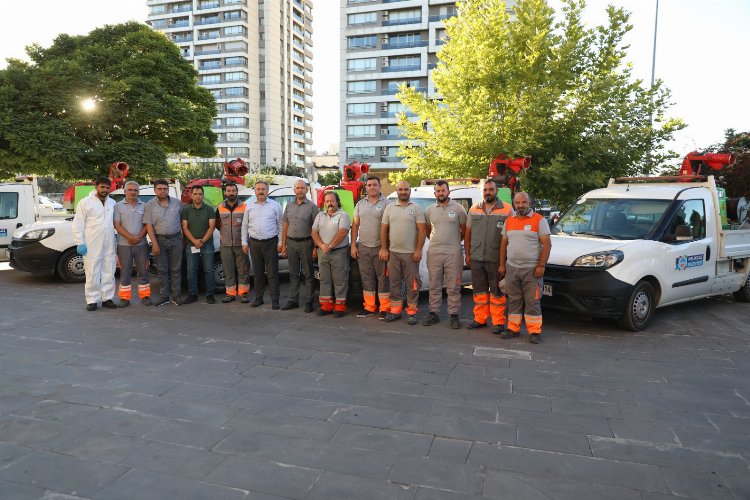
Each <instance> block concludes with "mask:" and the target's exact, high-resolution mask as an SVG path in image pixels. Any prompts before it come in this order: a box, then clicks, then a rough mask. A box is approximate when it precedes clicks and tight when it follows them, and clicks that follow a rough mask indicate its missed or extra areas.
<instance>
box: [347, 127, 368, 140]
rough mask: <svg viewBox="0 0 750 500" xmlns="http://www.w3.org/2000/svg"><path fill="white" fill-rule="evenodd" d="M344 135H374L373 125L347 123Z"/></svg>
mask: <svg viewBox="0 0 750 500" xmlns="http://www.w3.org/2000/svg"><path fill="white" fill-rule="evenodd" d="M346 136H347V137H350V138H363V137H375V125H349V126H348V127H346Z"/></svg>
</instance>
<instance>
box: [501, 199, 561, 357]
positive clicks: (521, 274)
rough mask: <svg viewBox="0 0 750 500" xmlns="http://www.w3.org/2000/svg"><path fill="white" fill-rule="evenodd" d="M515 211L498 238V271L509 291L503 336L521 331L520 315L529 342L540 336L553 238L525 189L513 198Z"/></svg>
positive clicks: (506, 290) (517, 333)
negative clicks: (545, 271)
mask: <svg viewBox="0 0 750 500" xmlns="http://www.w3.org/2000/svg"><path fill="white" fill-rule="evenodd" d="M513 208H514V209H515V211H516V214H515V215H513V216H512V217H508V219H506V221H505V225H504V226H503V237H502V240H501V241H500V267H499V268H498V273H499V275H500V277H501V278H503V277H504V278H505V292H506V293H507V294H508V328H507V330H506V331H505V333H503V334H502V335H501V337H502V338H504V339H510V338H514V337H518V336H519V335H520V334H521V319H522V316H521V315H522V314H523V320H524V321H525V322H526V330H527V331H528V332H529V342H531V343H532V344H538V343H539V341H540V340H541V338H542V308H541V304H540V299H541V296H542V278H543V277H544V266H545V265H546V264H547V259H548V258H549V254H550V251H551V250H552V240H551V239H550V230H549V225H548V224H547V221H546V220H545V219H544V217H542V216H541V215H539V214H538V213H536V212H534V211H533V210H531V199H530V198H529V195H528V194H527V193H524V192H520V193H517V194H516V196H515V197H514V198H513Z"/></svg>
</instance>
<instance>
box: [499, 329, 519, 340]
mask: <svg viewBox="0 0 750 500" xmlns="http://www.w3.org/2000/svg"><path fill="white" fill-rule="evenodd" d="M520 336H521V332H514V331H513V330H505V333H503V334H502V335H500V338H501V339H514V338H516V337H520Z"/></svg>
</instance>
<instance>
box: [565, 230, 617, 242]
mask: <svg viewBox="0 0 750 500" xmlns="http://www.w3.org/2000/svg"><path fill="white" fill-rule="evenodd" d="M571 234H572V235H573V236H578V235H579V234H581V235H585V236H593V237H594V238H609V239H610V240H616V239H617V238H615V237H614V236H612V235H611V234H604V233H595V232H593V231H573V232H572V233H571Z"/></svg>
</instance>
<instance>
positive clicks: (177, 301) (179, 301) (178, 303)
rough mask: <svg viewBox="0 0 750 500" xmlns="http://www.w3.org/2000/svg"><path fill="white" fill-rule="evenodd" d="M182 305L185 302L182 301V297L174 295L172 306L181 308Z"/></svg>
mask: <svg viewBox="0 0 750 500" xmlns="http://www.w3.org/2000/svg"><path fill="white" fill-rule="evenodd" d="M196 298H197V297H196ZM184 303H185V301H184V300H182V297H180V296H179V295H175V296H174V297H172V304H174V305H176V306H181V305H182V304H184Z"/></svg>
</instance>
